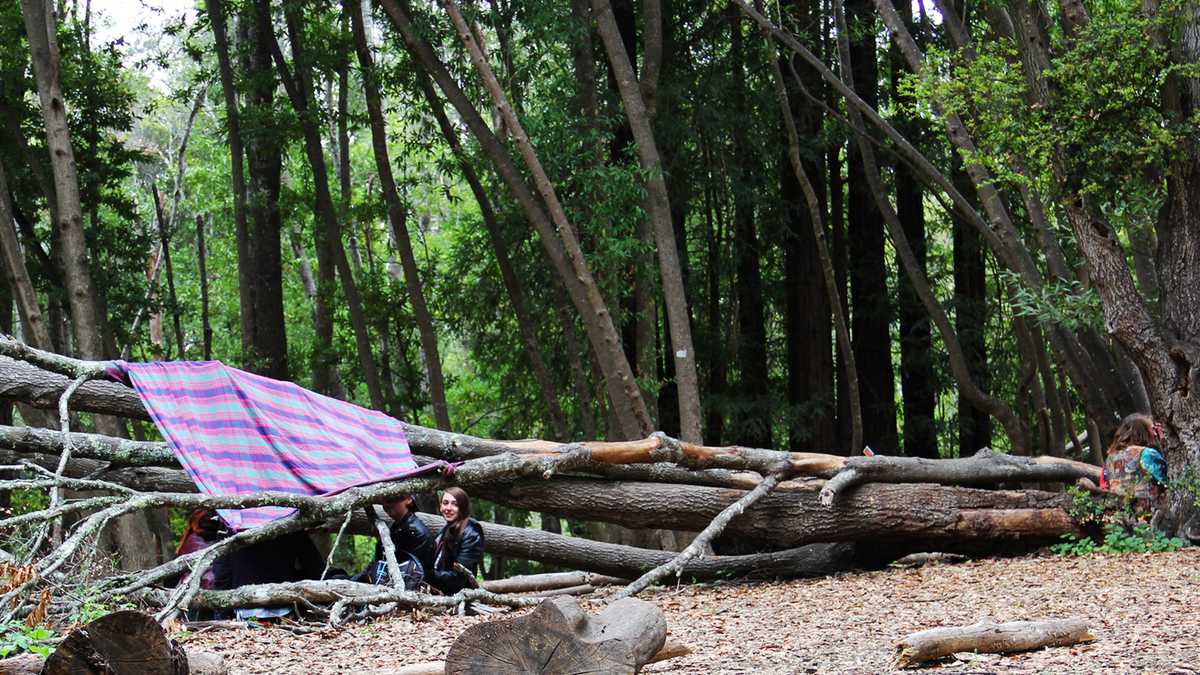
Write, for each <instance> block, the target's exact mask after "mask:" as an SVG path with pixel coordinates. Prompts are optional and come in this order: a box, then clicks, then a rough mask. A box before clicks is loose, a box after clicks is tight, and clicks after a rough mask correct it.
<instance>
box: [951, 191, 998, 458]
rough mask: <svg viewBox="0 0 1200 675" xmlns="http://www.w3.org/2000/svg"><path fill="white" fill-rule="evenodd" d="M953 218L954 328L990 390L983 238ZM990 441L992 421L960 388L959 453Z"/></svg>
mask: <svg viewBox="0 0 1200 675" xmlns="http://www.w3.org/2000/svg"><path fill="white" fill-rule="evenodd" d="M954 178H955V183H957V184H958V185H959V187H960V189H961V190H963V191H964V194H967V195H968V196H969V195H972V194H973V193H974V190H971V186H970V182H969V181H968V180H967V177H966V175H965V174H963V172H962V171H960V170H956V171H955V172H954ZM952 217H953V221H954V235H953V236H954V243H953V246H954V328H955V332H956V333H958V339H959V342H960V343H961V344H962V348H963V352H964V354H965V355H966V359H967V370H968V372H969V373H970V375H971V380H972V381H973V382H975V383H976V384H978V385H979V388H980V389H981V390H983V391H984V392H987V391H988V389H989V384H990V382H991V373H990V372H989V370H988V365H987V363H988V359H987V344H986V342H985V341H984V334H985V332H986V329H987V314H988V309H987V279H986V276H985V275H986V268H985V266H984V251H983V241H982V239H981V237H980V236H979V233H978V232H976V231H975V229H974V228H972V227H970V226H969V225H967V224H966V223H965V222H963V221H962V220H961V219H960V218H958V217H956V216H952ZM991 444H992V421H991V419H990V418H989V417H988V415H987V413H985V412H983V411H982V410H980V409H979V408H978V407H976V406H975V405H973V404H972V403H971V402H970V400H968V399H967V397H966V395H965V394H964V393H963V391H962V389H960V390H959V394H958V455H959V456H960V457H967V456H969V455H973V454H975V451H976V450H979V449H980V448H986V447H990V446H991Z"/></svg>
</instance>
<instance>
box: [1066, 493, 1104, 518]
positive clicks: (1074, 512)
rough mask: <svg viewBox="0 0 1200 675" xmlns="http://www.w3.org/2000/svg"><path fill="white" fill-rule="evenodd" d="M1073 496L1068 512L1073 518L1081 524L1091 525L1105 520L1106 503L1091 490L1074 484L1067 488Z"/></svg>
mask: <svg viewBox="0 0 1200 675" xmlns="http://www.w3.org/2000/svg"><path fill="white" fill-rule="evenodd" d="M1067 494H1068V495H1070V496H1071V506H1070V508H1069V509H1068V510H1067V513H1068V514H1069V515H1070V516H1071V519H1072V520H1074V521H1075V522H1077V523H1079V524H1080V525H1090V524H1093V523H1099V522H1102V521H1103V520H1104V516H1105V511H1106V510H1105V508H1104V503H1103V502H1101V501H1100V500H1098V499H1096V498H1095V496H1093V495H1092V493H1091V492H1088V491H1087V490H1084V489H1083V488H1080V487H1076V486H1074V485H1072V486H1070V487H1068V488H1067Z"/></svg>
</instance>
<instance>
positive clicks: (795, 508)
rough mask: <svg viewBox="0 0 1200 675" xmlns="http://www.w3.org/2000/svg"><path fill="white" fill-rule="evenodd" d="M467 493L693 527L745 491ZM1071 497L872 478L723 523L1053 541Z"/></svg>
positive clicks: (792, 496) (580, 486) (887, 536)
mask: <svg viewBox="0 0 1200 675" xmlns="http://www.w3.org/2000/svg"><path fill="white" fill-rule="evenodd" d="M471 494H472V495H479V496H481V497H484V498H485V499H490V500H492V501H495V502H498V503H501V504H504V505H506V506H512V507H516V508H522V509H528V510H531V511H538V512H541V513H549V514H552V515H556V516H560V517H565V518H578V519H580V520H599V521H603V522H609V523H616V524H618V525H623V526H625V527H632V528H649V527H659V528H665V529H672V530H688V531H693V532H696V531H700V530H702V529H704V527H705V526H706V525H708V523H709V522H710V521H712V519H713V518H714V517H716V516H717V514H718V513H720V512H721V511H722V510H723V509H724V508H725V507H727V506H729V505H730V504H732V503H733V502H735V501H737V500H738V499H740V498H741V496H742V495H743V494H745V492H744V491H742V490H726V489H721V488H712V487H704V486H698V485H674V484H670V483H632V482H614V481H601V480H589V479H574V478H554V479H551V480H518V481H513V482H512V483H507V484H494V483H493V484H487V485H482V484H481V485H477V486H475V487H474V488H473V489H472V492H471ZM1070 504H1071V500H1070V497H1068V496H1066V495H1063V494H1060V493H1051V492H1041V491H1037V490H980V489H973V488H959V487H941V486H937V485H928V484H911V485H910V484H902V485H892V484H883V483H870V484H866V485H862V486H860V487H858V488H857V489H856V490H854V491H853V492H850V493H848V494H847V495H846V496H845V497H844V498H843V499H840V500H838V501H837V502H836V503H835V504H833V505H832V506H830V507H826V506H823V505H822V504H821V503H820V500H819V497H818V495H816V494H814V493H811V492H781V493H773V494H770V495H768V496H766V497H764V498H763V499H762V500H761V501H759V502H758V503H756V504H755V505H754V506H753V507H751V508H749V509H747V510H746V512H745V513H744V514H742V515H741V516H740V517H738V518H737V519H735V520H734V521H733V522H731V523H730V524H729V526H728V528H727V529H726V535H733V536H737V537H741V538H744V539H748V540H752V541H757V542H763V543H765V544H771V545H773V546H775V547H794V546H800V545H803V544H809V543H815V542H833V541H865V540H881V541H904V540H912V539H921V540H925V541H929V542H945V541H970V540H1012V539H1057V538H1058V537H1059V536H1060V535H1062V534H1066V533H1075V532H1078V528H1077V527H1076V525H1075V524H1074V522H1073V521H1072V520H1071V517H1070V516H1069V515H1068V513H1067V509H1068V508H1069V507H1070Z"/></svg>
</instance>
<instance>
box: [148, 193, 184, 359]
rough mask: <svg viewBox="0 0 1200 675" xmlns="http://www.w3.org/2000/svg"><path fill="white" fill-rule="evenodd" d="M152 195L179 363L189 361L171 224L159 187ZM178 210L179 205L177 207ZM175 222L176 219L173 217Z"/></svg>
mask: <svg viewBox="0 0 1200 675" xmlns="http://www.w3.org/2000/svg"><path fill="white" fill-rule="evenodd" d="M150 193H151V195H153V197H154V216H155V220H156V221H157V222H158V240H159V246H161V247H162V254H161V255H162V258H163V265H164V266H165V267H164V270H163V271H164V272H165V273H166V275H167V302H168V303H170V308H171V325H172V327H173V328H174V329H175V358H176V359H177V360H179V361H183V360H186V359H187V354H186V353H185V352H184V343H183V326H182V325H181V324H180V320H179V296H178V295H176V294H175V268H174V266H173V265H172V264H171V235H172V232H171V230H170V224H169V223H168V222H167V220H166V218H164V217H163V209H162V197H161V196H160V195H159V194H158V186H157V185H151V186H150ZM176 209H178V204H177V205H176ZM172 220H174V217H172Z"/></svg>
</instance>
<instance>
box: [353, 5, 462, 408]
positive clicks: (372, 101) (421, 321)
mask: <svg viewBox="0 0 1200 675" xmlns="http://www.w3.org/2000/svg"><path fill="white" fill-rule="evenodd" d="M345 11H347V12H349V13H350V23H351V26H352V28H353V32H354V46H355V50H356V51H357V53H358V63H359V66H360V67H361V68H362V72H363V91H364V93H365V94H366V100H367V113H368V118H369V121H370V125H371V144H372V147H373V149H374V152H375V169H376V171H377V172H378V173H379V186H380V189H381V191H382V192H383V201H384V203H385V204H386V205H387V210H388V223H389V224H390V225H391V228H392V237H393V239H394V240H395V242H396V249H397V250H398V251H399V253H400V265H401V267H402V268H403V270H404V285H405V287H406V288H407V289H408V299H409V302H411V303H412V308H413V318H414V319H415V320H416V323H417V332H418V334H419V335H420V338H421V352H422V353H423V354H424V355H425V375H426V377H427V379H428V381H429V398H430V401H431V402H432V404H433V418H434V421H435V422H436V424H437V427H438V428H439V429H445V430H449V429H450V411H449V407H448V406H447V405H446V384H445V380H444V379H443V377H442V360H441V355H440V354H439V352H438V344H437V334H436V333H435V331H434V327H433V317H432V315H431V314H430V312H429V307H428V305H426V304H425V291H424V289H423V287H422V283H421V274H420V271H419V270H418V269H417V260H416V256H415V255H414V254H413V247H412V241H411V240H410V239H409V236H408V210H407V209H406V208H405V206H404V203H403V202H402V201H401V199H400V195H399V193H398V192H397V191H396V182H395V179H393V177H392V167H391V160H390V159H389V158H388V149H387V130H386V127H385V126H384V118H383V105H382V103H381V101H380V98H379V86H378V84H377V81H376V77H377V76H376V74H375V65H374V63H373V61H372V59H371V52H370V51H369V50H368V48H367V37H366V32H365V28H364V25H363V17H362V7H361V3H359V2H357V0H349V2H347V3H346V5H345ZM431 105H432V104H431ZM439 121H440V120H439Z"/></svg>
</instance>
